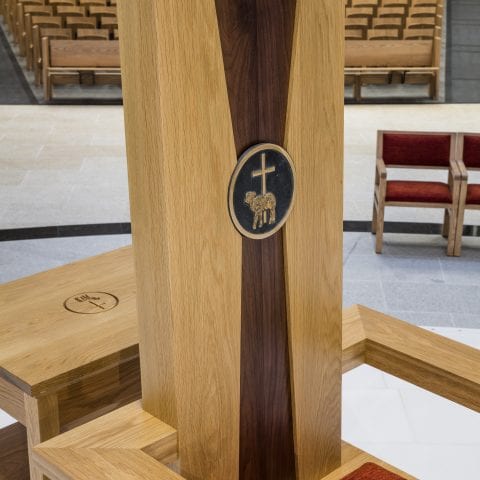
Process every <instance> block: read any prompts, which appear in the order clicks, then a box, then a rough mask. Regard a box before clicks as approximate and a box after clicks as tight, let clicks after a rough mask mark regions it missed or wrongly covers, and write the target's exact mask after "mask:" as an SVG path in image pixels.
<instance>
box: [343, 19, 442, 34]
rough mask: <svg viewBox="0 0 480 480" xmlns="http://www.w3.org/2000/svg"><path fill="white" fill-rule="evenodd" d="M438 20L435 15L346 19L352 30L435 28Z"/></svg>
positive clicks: (347, 27)
mask: <svg viewBox="0 0 480 480" xmlns="http://www.w3.org/2000/svg"><path fill="white" fill-rule="evenodd" d="M437 24H438V20H437V18H435V17H408V18H406V19H404V18H402V17H381V18H370V17H354V18H346V19H345V28H346V29H351V30H357V29H358V30H367V29H369V28H383V29H392V30H397V31H400V32H401V31H403V30H410V29H412V28H427V29H428V28H435V26H436V25H437Z"/></svg>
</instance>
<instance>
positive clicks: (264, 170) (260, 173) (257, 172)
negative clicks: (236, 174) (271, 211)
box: [252, 153, 275, 195]
mask: <svg viewBox="0 0 480 480" xmlns="http://www.w3.org/2000/svg"><path fill="white" fill-rule="evenodd" d="M266 156H267V154H266V153H262V169H261V170H255V171H254V172H252V178H255V177H260V176H261V177H262V195H265V194H266V193H267V175H268V174H269V173H273V172H274V171H275V167H269V168H266V165H265V163H266Z"/></svg>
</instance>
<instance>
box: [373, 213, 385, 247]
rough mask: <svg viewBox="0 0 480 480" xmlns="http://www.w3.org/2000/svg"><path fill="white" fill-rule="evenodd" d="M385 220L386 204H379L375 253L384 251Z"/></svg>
mask: <svg viewBox="0 0 480 480" xmlns="http://www.w3.org/2000/svg"><path fill="white" fill-rule="evenodd" d="M384 220H385V206H382V207H380V206H377V222H376V223H377V226H376V240H375V253H382V249H383V227H384Z"/></svg>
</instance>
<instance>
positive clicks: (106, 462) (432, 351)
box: [34, 305, 480, 480]
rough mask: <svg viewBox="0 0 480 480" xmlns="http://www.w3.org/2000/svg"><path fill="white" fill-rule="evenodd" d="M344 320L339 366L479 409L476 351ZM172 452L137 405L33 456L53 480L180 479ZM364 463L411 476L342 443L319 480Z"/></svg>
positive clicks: (371, 315)
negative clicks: (333, 465) (371, 370)
mask: <svg viewBox="0 0 480 480" xmlns="http://www.w3.org/2000/svg"><path fill="white" fill-rule="evenodd" d="M343 323H344V332H343V369H344V371H348V370H351V369H353V368H355V367H357V366H359V365H361V364H363V363H367V364H369V365H372V366H374V367H376V368H379V369H381V370H383V371H386V372H389V373H391V374H393V375H396V376H398V377H399V378H402V379H404V380H407V381H409V382H412V383H414V384H416V385H418V386H420V387H423V388H426V389H428V390H430V391H432V392H434V393H437V394H439V395H442V396H444V397H446V398H449V399H450V400H453V401H455V402H457V403H460V404H462V405H464V406H466V407H469V408H472V409H474V410H477V411H480V400H479V399H480V369H479V366H480V351H479V350H476V349H474V348H471V347H468V346H466V345H463V344H460V343H457V342H454V341H452V340H449V339H446V338H444V337H441V336H439V335H436V334H434V333H432V332H429V331H427V330H424V329H422V328H419V327H415V326H412V325H410V324H407V323H405V322H402V321H400V320H397V319H395V318H392V317H390V316H388V315H384V314H382V313H379V312H375V311H373V310H370V309H368V308H366V307H362V306H359V305H356V306H354V307H352V308H350V309H348V310H346V311H345V312H344V316H343ZM175 456H176V433H175V431H174V429H172V428H171V427H169V426H168V425H166V424H164V423H163V422H161V421H160V420H158V419H156V418H155V417H153V416H151V415H149V414H147V413H145V412H144V411H143V410H142V408H141V405H140V403H139V402H137V403H135V404H131V405H129V406H127V407H124V408H122V409H119V410H117V411H116V412H113V413H111V414H109V415H107V416H105V417H102V418H100V419H98V420H94V421H93V422H91V423H89V424H87V425H84V426H82V427H80V428H78V429H75V430H73V431H71V432H68V433H66V434H64V435H61V436H59V437H57V438H54V439H52V440H50V441H48V442H45V443H43V444H41V445H39V446H38V447H37V448H36V449H35V453H34V461H35V463H36V465H38V468H39V469H41V470H42V471H43V472H44V473H46V474H47V475H48V476H49V477H50V478H51V479H52V480H64V479H73V480H83V479H87V478H88V479H90V478H95V479H98V480H101V479H107V478H111V477H112V475H113V476H114V477H115V478H116V479H119V480H121V479H124V478H125V479H127V478H128V479H130V480H131V479H134V478H139V479H140V478H142V479H145V480H148V479H150V478H151V479H154V478H155V479H179V478H182V477H180V476H178V474H176V473H174V472H173V471H172V470H170V469H169V468H167V467H166V466H165V465H164V464H166V463H170V462H172V461H173V460H174V459H175ZM153 459H156V460H157V462H155V461H154V460H153ZM158 462H160V463H158ZM162 462H163V464H162ZM367 462H373V463H375V464H377V465H380V466H381V467H383V468H385V469H386V470H388V471H390V472H393V473H396V474H397V475H400V476H401V477H402V478H405V479H406V480H412V479H413V478H414V477H412V476H410V475H407V474H406V473H404V472H400V471H399V470H398V469H395V468H394V467H392V466H390V465H388V464H386V463H384V462H382V461H380V460H378V459H376V458H374V457H372V456H370V455H368V454H367V453H365V452H362V451H360V450H358V449H356V448H355V447H352V446H350V445H347V444H344V445H343V450H342V466H341V467H340V468H339V469H337V470H335V471H334V472H332V473H330V474H329V475H327V476H326V477H325V478H324V480H342V479H343V478H344V477H345V476H347V475H348V474H350V473H352V472H354V471H355V470H356V469H358V468H360V467H361V466H362V465H364V464H365V463H367Z"/></svg>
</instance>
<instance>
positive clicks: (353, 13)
mask: <svg viewBox="0 0 480 480" xmlns="http://www.w3.org/2000/svg"><path fill="white" fill-rule="evenodd" d="M437 10H438V7H410V8H408V7H378V8H375V7H356V8H354V7H349V8H346V9H345V18H355V17H372V18H373V17H378V18H382V17H403V18H406V17H409V18H415V17H435V16H436V15H437V13H438V12H437Z"/></svg>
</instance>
